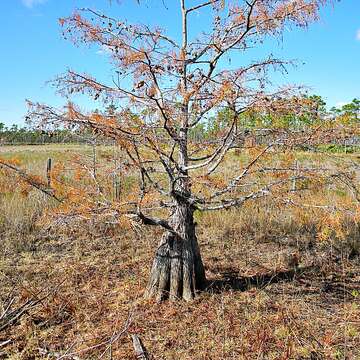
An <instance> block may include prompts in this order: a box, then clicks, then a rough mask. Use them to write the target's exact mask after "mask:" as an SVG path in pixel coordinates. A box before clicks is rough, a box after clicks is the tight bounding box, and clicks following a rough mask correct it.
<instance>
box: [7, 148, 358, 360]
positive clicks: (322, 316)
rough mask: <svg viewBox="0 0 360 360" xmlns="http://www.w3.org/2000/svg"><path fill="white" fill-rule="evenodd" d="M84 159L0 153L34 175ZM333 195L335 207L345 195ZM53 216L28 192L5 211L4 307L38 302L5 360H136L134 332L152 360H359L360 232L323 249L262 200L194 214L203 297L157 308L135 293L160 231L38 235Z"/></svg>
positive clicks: (55, 151) (16, 328)
mask: <svg viewBox="0 0 360 360" xmlns="http://www.w3.org/2000/svg"><path fill="white" fill-rule="evenodd" d="M78 150H80V151H82V152H84V151H88V150H87V149H86V150H84V148H82V147H81V148H79V147H77V146H69V147H64V148H62V147H58V146H53V145H51V146H49V147H45V148H43V147H40V146H37V147H24V148H22V147H21V148H20V149H19V148H17V147H13V148H2V149H0V151H2V155H3V154H4V153H5V152H6V155H7V156H9V157H11V156H13V154H14V153H16V155H17V156H19V158H21V159H22V160H23V161H25V162H26V163H27V164H28V163H29V162H30V163H31V162H32V165H31V169H35V170H36V169H37V171H38V173H41V174H44V166H45V162H46V159H47V158H48V157H49V154H51V157H53V158H54V159H63V158H64V153H65V154H72V153H75V152H76V151H78ZM103 151H104V153H106V152H107V151H110V150H109V149H106V148H105V149H103ZM90 153H91V149H89V154H90ZM69 156H71V155H69ZM339 156H343V155H339ZM352 156H354V158H355V157H356V154H354V155H352ZM237 161H238V159H229V168H230V167H231V164H230V163H231V162H234V164H236V162H237ZM304 161H309V158H308V157H307V156H305V155H304ZM29 168H30V165H29ZM335 190H336V191H337V192H339V193H338V195H337V196H338V198H334V201H337V199H341V198H342V197H343V196H344V194H343V193H341V191H340V189H335ZM305 196H306V195H305ZM318 196H326V197H331V196H332V197H333V196H334V191H329V193H327V194H318ZM306 200H309V199H307V198H305V199H304V201H306ZM49 206H52V204H50V203H49V201H48V199H45V198H44V196H43V195H41V194H39V193H37V192H35V191H34V192H31V193H30V194H29V195H28V196H27V197H21V195H20V194H12V195H11V194H9V195H7V197H6V198H1V199H0V277H1V282H0V304H2V305H3V307H6V304H7V299H8V298H9V297H10V298H13V299H14V303H13V304H12V308H13V309H16V308H17V307H19V306H20V305H21V304H24V303H26V301H28V300H29V299H36V298H41V297H42V296H44V299H43V300H42V301H41V302H40V303H39V304H37V305H36V306H34V307H32V308H29V310H28V311H27V312H26V314H24V315H23V316H21V317H19V320H18V321H16V322H15V323H13V324H11V325H10V326H8V327H7V328H6V329H5V330H3V331H1V332H0V344H5V345H0V354H1V355H0V356H1V357H3V358H11V359H39V358H48V359H55V358H59V357H61V356H64V357H63V358H67V359H71V358H72V359H75V358H80V359H98V358H100V357H101V358H103V359H111V358H113V359H133V358H134V355H133V350H132V345H131V341H130V338H129V334H131V333H136V334H138V335H139V336H140V337H141V339H142V341H143V342H144V344H145V346H146V347H147V349H148V351H149V353H150V354H152V355H153V357H154V358H155V359H189V360H190V359H299V360H300V359H358V358H360V346H359V344H360V301H359V299H360V266H359V254H358V252H357V250H356V249H358V248H357V246H359V239H360V236H359V228H358V226H357V225H356V224H352V223H349V224H348V226H347V232H346V234H345V235H346V236H345V237H342V236H340V235H341V234H336V233H334V234H331V235H330V236H329V237H328V238H327V239H326V241H325V240H321V238H320V237H319V229H320V227H319V226H320V225H319V224H320V223H321V219H320V218H318V214H317V213H315V212H312V211H307V212H300V211H299V210H297V209H294V208H283V207H279V206H278V205H277V204H276V203H274V202H272V201H269V200H267V201H265V200H263V201H260V202H256V203H248V204H247V205H246V206H245V207H244V208H243V209H241V210H236V211H224V212H219V213H208V214H197V215H196V216H197V221H198V223H199V225H198V237H199V240H200V246H201V248H202V251H203V258H204V262H205V266H206V272H207V277H208V278H209V280H210V282H209V287H208V290H207V291H206V292H204V293H202V294H200V295H199V296H198V297H197V299H196V300H195V301H194V302H192V303H183V302H182V303H177V304H169V303H164V304H156V303H152V302H151V303H149V302H148V301H145V300H143V299H142V292H143V290H144V288H145V285H146V281H147V276H148V272H149V270H150V265H151V261H152V256H153V252H154V250H155V248H156V245H157V242H158V239H159V237H160V235H161V231H160V230H159V229H150V230H149V229H147V228H145V229H140V230H139V232H137V233H134V232H129V231H128V230H125V229H122V228H119V227H118V226H115V225H112V224H104V223H97V222H96V221H94V222H92V223H89V222H87V223H84V224H78V226H72V227H66V226H65V227H61V228H58V227H55V226H52V227H46V228H44V226H43V225H41V222H39V220H40V219H41V215H42V213H43V211H44V209H45V210H46V208H47V207H49ZM297 265H299V266H297ZM3 311H4V309H1V308H0V315H1V314H2V312H3ZM124 328H126V331H124V332H123V330H124ZM114 334H115V335H117V334H118V335H119V336H118V338H117V340H116V341H115V342H114V343H113V344H112V345H111V346H109V344H110V342H109V339H111V338H112V337H113V336H114Z"/></svg>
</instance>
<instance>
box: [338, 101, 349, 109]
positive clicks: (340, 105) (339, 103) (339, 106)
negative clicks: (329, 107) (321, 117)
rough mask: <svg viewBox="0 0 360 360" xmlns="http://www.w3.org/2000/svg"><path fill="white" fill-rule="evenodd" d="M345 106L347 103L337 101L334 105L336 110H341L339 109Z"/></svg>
mask: <svg viewBox="0 0 360 360" xmlns="http://www.w3.org/2000/svg"><path fill="white" fill-rule="evenodd" d="M346 104H348V102H346V101H339V102H337V103H336V104H335V106H336V107H337V108H341V107H343V106H344V105H346Z"/></svg>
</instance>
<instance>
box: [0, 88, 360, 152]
mask: <svg viewBox="0 0 360 360" xmlns="http://www.w3.org/2000/svg"><path fill="white" fill-rule="evenodd" d="M278 101H279V104H278V105H279V108H281V112H279V111H277V109H276V108H274V106H275V107H276V102H275V103H272V105H271V106H272V107H269V109H268V111H266V112H264V111H263V110H262V111H259V110H257V109H256V108H254V109H253V110H251V111H247V112H245V113H243V114H242V115H241V119H242V121H241V125H242V127H243V128H244V132H245V133H248V132H251V131H252V130H254V129H271V128H279V127H281V128H289V129H296V130H301V129H302V128H304V127H307V126H311V125H312V124H316V123H319V121H322V120H339V119H340V120H341V121H343V122H344V123H357V122H360V100H359V99H357V98H355V99H353V100H352V101H351V102H350V103H348V104H344V105H342V106H341V107H332V108H331V109H330V110H327V109H326V102H325V101H324V100H323V98H322V97H321V96H319V95H311V96H309V95H303V96H301V97H299V96H297V97H296V96H294V97H293V98H290V99H279V100H278ZM284 102H288V103H289V106H288V108H289V109H291V110H289V111H286V106H284ZM296 104H298V107H299V111H294V108H295V109H296ZM284 109H285V110H284ZM96 112H99V110H96ZM103 114H107V115H109V116H113V117H117V118H118V121H119V122H121V116H120V114H118V113H117V109H116V107H115V106H114V105H110V106H108V107H107V108H106V109H105V111H104V112H103ZM145 116H146V114H145ZM230 119H231V109H228V108H224V109H223V110H220V111H219V112H218V113H217V114H214V115H213V116H212V117H210V118H209V119H208V121H207V122H206V123H199V124H198V125H197V126H196V127H195V128H193V129H191V133H190V136H191V137H192V138H193V139H194V140H198V141H211V138H212V137H213V135H214V134H216V133H217V132H218V131H219V130H220V131H221V129H222V128H224V129H225V128H226V127H227V125H228V123H229V121H230ZM94 137H98V136H97V135H96V134H93V133H91V131H89V130H86V131H84V130H81V129H79V130H78V131H75V132H74V130H69V129H54V130H51V131H45V130H39V129H36V128H33V127H32V126H31V125H28V126H18V125H12V126H10V127H7V126H5V124H4V123H2V122H0V144H2V145H4V144H10V145H16V144H49V143H88V142H89V141H92V140H93V139H94ZM99 140H100V142H101V141H102V140H103V141H105V139H99Z"/></svg>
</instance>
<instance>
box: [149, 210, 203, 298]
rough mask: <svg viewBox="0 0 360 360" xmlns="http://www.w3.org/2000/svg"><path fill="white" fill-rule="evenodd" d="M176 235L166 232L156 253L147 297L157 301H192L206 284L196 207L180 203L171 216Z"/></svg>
mask: <svg viewBox="0 0 360 360" xmlns="http://www.w3.org/2000/svg"><path fill="white" fill-rule="evenodd" d="M170 223H171V224H172V226H173V228H174V230H175V231H176V234H174V233H171V232H166V233H164V235H163V236H162V238H161V241H160V244H159V246H158V248H157V250H156V253H155V259H154V262H153V266H152V269H151V275H150V280H149V283H148V286H147V289H146V293H145V297H147V298H151V297H155V298H156V301H159V302H160V301H162V300H165V299H167V298H169V299H170V300H172V301H174V300H179V299H184V300H191V299H193V298H194V296H195V293H196V291H197V290H203V289H204V288H205V287H206V277H205V270H204V266H203V263H202V260H201V255H200V249H199V245H198V242H197V238H196V234H195V223H194V217H193V210H192V209H191V208H189V205H182V206H178V207H177V208H176V210H175V212H174V214H173V215H172V216H171V219H170Z"/></svg>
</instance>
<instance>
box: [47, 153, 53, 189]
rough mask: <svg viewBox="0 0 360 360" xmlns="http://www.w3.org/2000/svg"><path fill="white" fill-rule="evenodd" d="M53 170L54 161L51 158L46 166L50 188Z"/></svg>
mask: <svg viewBox="0 0 360 360" xmlns="http://www.w3.org/2000/svg"><path fill="white" fill-rule="evenodd" d="M51 169H52V160H51V158H49V159H48V160H47V164H46V177H47V185H48V187H50V186H51Z"/></svg>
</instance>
